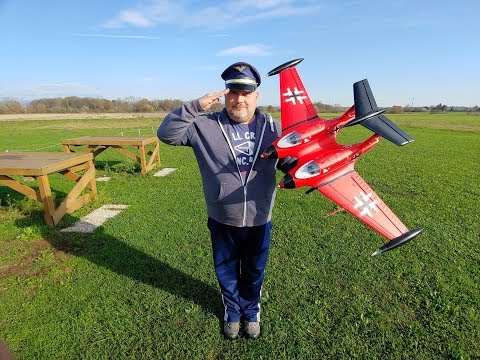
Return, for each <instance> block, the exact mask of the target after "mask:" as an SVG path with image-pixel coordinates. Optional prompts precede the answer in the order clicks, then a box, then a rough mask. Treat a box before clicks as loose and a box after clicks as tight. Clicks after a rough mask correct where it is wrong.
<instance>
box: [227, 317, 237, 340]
mask: <svg viewBox="0 0 480 360" xmlns="http://www.w3.org/2000/svg"><path fill="white" fill-rule="evenodd" d="M239 330H240V323H239V322H238V321H237V322H227V321H225V322H224V323H223V334H224V335H225V337H226V338H227V339H230V340H233V339H236V338H237V336H238V331H239Z"/></svg>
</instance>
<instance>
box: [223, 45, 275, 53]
mask: <svg viewBox="0 0 480 360" xmlns="http://www.w3.org/2000/svg"><path fill="white" fill-rule="evenodd" d="M217 55H218V56H269V55H270V52H269V51H268V50H267V47H266V46H265V45H262V44H251V45H240V46H236V47H232V48H228V49H224V50H221V51H219V52H218V53H217Z"/></svg>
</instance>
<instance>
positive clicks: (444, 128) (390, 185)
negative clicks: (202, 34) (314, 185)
mask: <svg viewBox="0 0 480 360" xmlns="http://www.w3.org/2000/svg"><path fill="white" fill-rule="evenodd" d="M389 117H390V118H392V119H393V120H394V121H396V122H397V123H398V124H399V125H401V126H402V127H403V128H404V129H405V130H406V131H407V132H408V133H409V134H410V135H412V136H413V137H414V138H415V142H414V143H412V144H409V145H407V146H405V147H401V148H399V147H395V146H394V145H393V144H391V143H388V142H387V141H385V140H384V141H381V143H380V144H379V145H378V146H377V147H376V148H375V149H374V150H372V151H371V152H370V153H368V154H367V155H366V156H365V157H362V158H361V159H359V161H358V164H357V167H356V168H357V170H358V172H359V173H360V174H361V175H362V176H363V177H364V178H365V180H367V181H368V182H369V183H370V185H371V186H372V187H373V189H374V190H375V191H376V192H377V193H378V194H379V195H380V196H381V197H382V198H383V200H384V201H385V202H386V203H387V204H388V205H389V206H390V207H391V209H392V210H393V211H394V212H395V213H396V214H397V215H398V216H399V218H400V219H401V220H402V221H403V222H404V223H405V224H406V225H407V226H408V227H410V228H415V227H419V226H423V227H425V230H424V232H423V233H422V234H421V235H420V236H419V237H418V238H416V239H415V240H414V241H412V242H410V243H408V244H407V245H405V246H403V247H400V248H398V249H396V250H394V251H391V252H388V253H386V254H383V255H381V256H378V257H371V256H370V254H371V253H372V252H373V251H375V250H376V249H377V248H378V247H380V246H381V245H382V244H383V243H384V239H382V238H381V237H380V235H378V234H376V233H375V232H373V231H372V230H370V229H368V228H367V227H366V226H364V225H363V224H362V223H361V222H359V221H358V220H356V219H355V218H353V217H352V216H350V215H349V214H347V213H346V212H340V213H338V214H336V215H335V216H331V217H327V218H325V215H327V214H329V213H331V212H332V211H334V210H336V206H335V204H333V203H332V202H330V201H329V200H328V199H326V198H324V197H322V196H321V195H320V194H319V193H317V192H314V193H312V194H309V195H306V194H305V190H306V189H296V190H279V191H278V193H277V201H276V206H275V209H274V214H273V221H274V229H273V236H272V238H273V240H272V246H271V252H270V260H269V263H268V267H267V273H266V280H265V284H264V287H263V292H262V295H263V303H262V315H261V316H262V326H263V328H262V330H263V334H262V337H261V338H260V339H259V340H257V341H248V340H246V339H243V338H242V339H239V340H237V341H227V340H224V339H223V337H222V334H221V324H222V315H223V309H222V304H221V299H220V294H219V290H218V286H217V283H216V279H215V274H214V272H213V266H212V260H211V248H210V244H209V234H208V230H207V228H206V214H205V211H204V208H205V204H204V200H203V195H202V189H201V181H200V178H199V174H198V169H197V165H196V163H195V160H194V156H193V154H192V152H191V150H190V149H188V148H174V147H169V146H167V145H161V149H160V151H161V161H162V167H172V168H177V170H176V171H175V172H174V173H172V174H171V175H169V176H167V177H164V178H157V177H153V176H152V174H153V172H150V173H149V174H148V175H147V176H145V177H142V176H141V175H140V173H139V172H138V166H135V165H134V164H133V162H131V161H130V160H127V159H126V158H124V157H122V156H121V155H119V154H117V153H116V152H114V151H111V150H108V151H106V152H104V153H103V154H101V155H100V157H99V158H98V160H97V176H111V177H112V180H110V181H109V182H106V183H103V182H98V183H97V187H98V195H99V196H98V200H97V201H95V202H93V203H90V204H87V205H86V206H84V207H83V208H81V209H80V210H78V211H76V212H74V213H73V214H70V215H68V216H66V217H65V218H64V219H63V220H62V222H61V223H60V224H59V225H58V226H57V227H56V228H54V229H48V228H47V227H46V226H45V224H44V222H43V216H42V207H41V205H39V204H37V203H35V202H34V201H31V200H28V199H26V198H25V197H23V196H22V195H20V194H18V193H16V192H14V191H13V190H10V189H9V188H7V187H6V186H3V185H0V196H1V206H0V339H3V340H4V341H5V342H6V343H7V344H8V346H9V347H10V349H11V350H12V352H13V353H14V354H15V355H16V357H17V358H18V359H79V358H82V359H104V358H111V359H136V358H138V359H160V358H166V359H190V358H194V359H232V358H246V359H250V358H252V359H253V358H255V359H262V358H263V359H272V358H279V359H292V358H299V359H317V358H364V359H370V358H372V359H375V358H379V359H380V358H382V359H384V358H389V359H399V358H405V359H409V358H418V359H432V358H453V359H468V358H479V357H480V242H479V240H480V239H479V237H480V225H479V224H480V222H479V220H478V209H479V199H480V185H479V178H480V176H479V175H480V168H479V165H478V157H479V155H480V127H479V123H480V117H478V116H473V115H467V114H460V115H459V114H438V115H437V114H432V115H430V114H400V115H390V116H389ZM159 122H160V119H150V118H149V119H125V120H118V119H116V120H108V119H101V120H90V119H89V120H80V121H79V120H51V121H21V122H20V121H19V122H16V121H9V122H0V151H6V150H9V151H15V150H34V149H43V148H48V149H43V150H42V151H61V148H60V145H59V144H60V142H61V140H62V139H64V138H69V137H76V136H82V135H120V133H121V132H123V133H124V134H125V135H134V134H138V132H139V129H140V133H141V134H142V135H146V134H152V128H153V131H155V130H156V128H157V126H158V123H159ZM368 134H369V132H368V131H367V130H365V129H363V128H361V127H353V128H348V129H345V131H344V133H342V134H341V136H340V137H339V140H340V141H341V142H343V143H348V142H353V141H358V140H361V139H363V138H365V136H366V135H368ZM281 176H282V174H281V173H279V174H278V178H279V179H280V178H281ZM51 182H52V187H53V189H54V195H57V196H58V197H61V196H62V195H64V192H65V191H67V188H68V185H69V184H68V183H67V182H66V181H65V180H64V179H62V178H61V177H60V176H54V177H53V178H52V180H51ZM103 204H128V205H130V207H129V208H128V209H127V210H125V211H124V212H122V213H121V214H120V215H119V216H117V217H115V218H112V219H110V220H108V221H107V222H106V223H105V224H104V226H102V227H101V228H99V229H98V230H97V231H96V232H94V233H93V234H90V235H84V234H83V235H82V234H63V233H60V232H59V229H60V228H62V227H65V226H67V225H68V224H72V223H73V222H75V221H76V220H77V219H78V218H80V217H82V216H84V215H86V214H87V213H89V212H91V211H92V210H94V209H96V208H98V207H100V206H101V205H103Z"/></svg>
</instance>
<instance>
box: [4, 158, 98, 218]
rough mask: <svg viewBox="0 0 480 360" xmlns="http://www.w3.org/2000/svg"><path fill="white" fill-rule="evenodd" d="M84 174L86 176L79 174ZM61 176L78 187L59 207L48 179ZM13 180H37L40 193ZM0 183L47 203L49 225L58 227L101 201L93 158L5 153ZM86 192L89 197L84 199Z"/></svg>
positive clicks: (46, 210) (46, 212) (71, 191)
mask: <svg viewBox="0 0 480 360" xmlns="http://www.w3.org/2000/svg"><path fill="white" fill-rule="evenodd" d="M79 172H80V173H83V174H79ZM54 173H59V174H62V175H64V176H65V177H66V178H68V179H70V180H73V181H75V182H76V184H75V185H74V186H73V188H72V189H71V190H70V192H69V193H68V194H67V196H66V197H65V198H64V199H63V201H62V202H61V203H60V204H59V205H58V206H55V202H54V200H53V198H52V190H51V188H50V181H49V179H48V176H49V175H50V174H54ZM12 176H24V177H33V178H34V179H35V180H36V181H37V183H38V191H35V190H34V189H33V188H31V187H29V186H27V185H26V184H24V183H21V182H20V181H18V180H16V179H14V178H13V177H12ZM0 183H2V184H4V185H7V186H8V187H10V188H12V189H13V190H15V191H18V192H19V193H22V194H23V195H25V196H28V197H29V198H31V199H33V200H36V201H39V202H41V203H43V207H44V209H45V214H44V218H45V222H46V223H47V225H48V226H49V227H54V226H55V225H56V224H58V222H59V221H60V220H61V219H62V217H63V216H64V215H65V214H66V213H71V212H73V211H75V210H77V209H79V208H80V207H82V206H83V205H84V204H86V203H87V202H89V201H90V200H93V199H95V198H96V197H97V185H96V180H95V166H94V165H93V155H92V154H85V153H84V154H76V153H73V154H66V153H61V152H5V153H0ZM84 189H87V191H88V192H87V193H86V194H84V195H80V194H81V193H82V191H83V190H84Z"/></svg>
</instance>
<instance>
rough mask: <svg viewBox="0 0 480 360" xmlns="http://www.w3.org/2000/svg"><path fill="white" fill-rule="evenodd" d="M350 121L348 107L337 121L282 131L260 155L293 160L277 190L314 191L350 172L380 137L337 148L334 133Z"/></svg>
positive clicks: (352, 114) (314, 121)
mask: <svg viewBox="0 0 480 360" xmlns="http://www.w3.org/2000/svg"><path fill="white" fill-rule="evenodd" d="M354 118H355V110H354V107H353V106H352V107H351V108H350V109H349V110H348V111H347V112H345V114H343V115H342V116H341V117H339V118H336V119H331V120H325V119H321V118H319V117H316V118H313V119H311V120H308V121H305V122H301V123H298V124H296V125H293V126H291V127H288V128H286V129H284V130H283V132H282V136H281V137H280V138H279V139H277V140H276V141H275V142H274V143H273V144H272V145H271V146H270V147H269V148H267V149H266V150H265V151H264V153H263V154H262V156H263V157H267V158H278V159H283V158H288V157H290V158H294V159H295V160H294V161H292V162H291V165H290V167H289V168H287V170H286V172H287V174H286V175H285V177H284V178H283V179H282V180H281V182H280V187H282V188H297V187H302V186H310V187H313V188H315V187H317V186H319V185H320V184H324V183H327V182H329V181H332V180H333V179H335V178H336V177H338V176H339V175H341V174H343V173H347V172H349V171H351V170H353V165H354V163H355V161H356V159H357V158H358V157H359V156H361V155H363V154H364V153H366V152H367V151H368V150H370V149H371V148H373V147H374V146H375V145H376V144H377V143H378V139H379V137H380V135H376V134H375V135H373V136H371V137H370V138H368V139H367V140H365V141H364V142H361V143H358V144H352V145H341V144H338V143H337V141H336V136H337V133H338V132H339V131H340V130H341V129H342V128H343V127H344V125H345V124H347V123H348V122H349V121H351V120H352V119H354Z"/></svg>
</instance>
